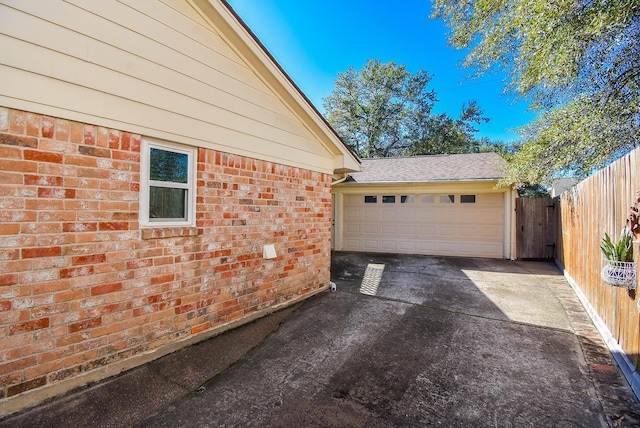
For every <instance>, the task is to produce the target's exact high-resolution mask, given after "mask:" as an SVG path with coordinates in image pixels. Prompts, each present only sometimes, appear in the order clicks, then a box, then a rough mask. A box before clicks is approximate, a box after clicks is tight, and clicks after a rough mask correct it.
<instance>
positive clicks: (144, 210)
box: [140, 138, 197, 227]
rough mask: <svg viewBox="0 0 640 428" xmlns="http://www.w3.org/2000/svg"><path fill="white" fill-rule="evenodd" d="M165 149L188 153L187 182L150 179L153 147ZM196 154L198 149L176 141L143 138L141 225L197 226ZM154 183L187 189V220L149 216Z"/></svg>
mask: <svg viewBox="0 0 640 428" xmlns="http://www.w3.org/2000/svg"><path fill="white" fill-rule="evenodd" d="M152 148H153V149H159V150H165V151H169V152H175V153H181V154H185V155H187V165H188V175H187V177H188V178H187V183H167V182H157V181H154V180H150V179H149V171H150V169H149V168H150V163H149V161H150V157H151V149H152ZM196 156H197V149H196V148H195V147H188V146H183V145H179V144H174V143H166V142H160V141H156V140H150V139H147V138H143V139H142V142H141V146H140V226H141V227H173V226H187V227H191V226H195V219H196V216H195V207H196ZM153 185H156V186H157V185H161V186H162V187H175V188H179V189H186V190H187V202H186V204H185V206H186V209H187V215H186V219H185V220H179V221H176V220H172V221H165V220H153V219H150V218H149V193H150V191H149V189H150V187H151V186H153Z"/></svg>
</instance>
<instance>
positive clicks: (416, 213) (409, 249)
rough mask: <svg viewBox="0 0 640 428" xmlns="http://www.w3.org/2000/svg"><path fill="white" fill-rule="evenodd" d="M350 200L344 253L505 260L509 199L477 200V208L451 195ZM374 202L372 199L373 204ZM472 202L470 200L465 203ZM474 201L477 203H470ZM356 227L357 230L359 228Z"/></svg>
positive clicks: (357, 197) (484, 197)
mask: <svg viewBox="0 0 640 428" xmlns="http://www.w3.org/2000/svg"><path fill="white" fill-rule="evenodd" d="M364 196H365V195H349V197H345V199H344V201H345V211H344V212H345V216H344V217H345V219H344V221H345V225H344V228H343V230H344V234H345V235H344V241H343V242H344V249H345V250H356V251H358V250H359V251H385V252H404V253H418V254H433V255H452V256H477V257H503V255H504V198H503V195H502V194H477V195H475V203H473V202H470V203H461V198H460V195H459V194H457V195H454V198H453V199H454V202H453V203H450V202H449V201H450V200H451V198H450V197H449V195H448V194H442V195H441V194H433V195H413V196H410V197H408V198H405V200H406V201H407V203H401V200H402V198H400V197H399V196H397V195H396V198H395V200H396V203H385V204H383V203H382V200H383V198H382V196H383V195H378V196H377V203H368V204H365V203H364V199H365V198H364ZM370 199H371V198H370ZM466 200H469V198H466ZM471 201H473V199H472V200H471ZM356 224H357V226H356Z"/></svg>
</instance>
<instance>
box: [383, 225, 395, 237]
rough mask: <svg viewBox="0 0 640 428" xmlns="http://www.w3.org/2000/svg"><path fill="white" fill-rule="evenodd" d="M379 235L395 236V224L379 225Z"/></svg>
mask: <svg viewBox="0 0 640 428" xmlns="http://www.w3.org/2000/svg"><path fill="white" fill-rule="evenodd" d="M380 233H381V234H383V235H395V234H396V225H395V224H383V225H380Z"/></svg>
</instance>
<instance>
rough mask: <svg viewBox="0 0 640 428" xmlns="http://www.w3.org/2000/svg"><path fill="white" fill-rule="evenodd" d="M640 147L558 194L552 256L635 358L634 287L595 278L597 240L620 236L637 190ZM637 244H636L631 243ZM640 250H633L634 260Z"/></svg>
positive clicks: (638, 335)
mask: <svg viewBox="0 0 640 428" xmlns="http://www.w3.org/2000/svg"><path fill="white" fill-rule="evenodd" d="M639 167H640V149H636V150H635V151H633V152H631V153H630V154H628V155H627V156H625V157H624V158H622V159H620V160H618V161H616V162H614V163H613V164H611V165H610V166H608V167H607V168H605V169H603V170H601V171H598V172H597V173H595V174H594V175H592V176H591V177H589V178H588V179H586V180H584V181H582V182H581V183H579V184H578V185H577V186H575V187H574V188H573V189H570V190H569V191H567V192H565V193H563V194H562V195H560V198H559V209H558V222H559V223H558V224H559V227H558V235H557V258H558V260H559V261H560V263H562V265H563V266H564V268H565V270H566V271H567V273H568V274H569V275H571V277H572V278H573V279H574V280H575V281H576V283H577V284H578V285H579V287H580V288H581V290H582V292H583V293H584V294H585V296H586V297H587V299H588V300H589V302H590V303H591V305H592V306H593V307H594V308H595V310H596V311H597V313H598V315H599V316H600V318H601V319H602V320H603V322H604V323H605V325H606V326H607V328H608V329H609V331H610V332H611V334H612V335H613V337H614V338H615V339H616V341H617V342H618V344H619V345H620V347H621V348H622V349H623V350H624V352H625V353H626V354H627V356H628V357H629V359H630V360H631V361H632V362H633V363H634V364H635V367H636V369H637V368H638V367H639V364H640V361H639V360H640V329H639V319H640V318H639V315H638V309H637V305H636V303H637V301H636V299H637V297H636V292H633V291H632V292H628V291H627V290H626V289H625V288H620V287H613V286H610V285H608V284H606V283H605V282H604V281H602V279H601V278H600V270H601V268H602V267H603V266H604V263H605V262H604V260H603V256H602V254H601V252H600V247H599V245H600V240H601V239H602V237H603V236H604V234H605V232H607V233H609V235H611V236H612V238H613V237H615V238H616V239H617V238H618V237H619V235H620V232H621V230H622V228H623V227H624V226H625V224H626V219H627V216H628V214H629V207H631V206H632V205H633V202H634V199H635V193H636V191H638V190H640V174H639V172H638V171H639V169H640V168H639ZM636 247H637V246H636ZM638 256H640V255H639V254H635V257H636V260H637V259H638Z"/></svg>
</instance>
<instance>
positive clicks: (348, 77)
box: [323, 59, 491, 158]
mask: <svg viewBox="0 0 640 428" xmlns="http://www.w3.org/2000/svg"><path fill="white" fill-rule="evenodd" d="M430 80H431V75H430V74H429V73H427V72H426V71H422V70H421V71H419V72H417V73H415V74H412V73H410V72H409V71H407V70H406V68H405V66H404V65H396V64H395V63H393V62H389V63H382V62H380V60H376V59H370V60H369V61H368V62H367V64H366V65H365V66H364V67H363V68H362V70H359V71H358V70H355V69H354V68H352V67H349V69H347V71H345V72H344V73H339V74H338V79H337V80H336V82H335V89H334V90H333V92H332V93H331V95H330V96H328V97H327V98H325V99H324V100H323V101H324V103H323V106H324V109H325V111H326V113H327V116H328V117H327V119H328V121H329V123H331V125H332V126H333V127H334V129H335V130H336V131H337V132H338V134H339V135H340V136H341V137H342V139H343V140H344V141H345V142H346V143H347V144H348V145H349V146H350V147H351V148H352V149H353V150H354V151H355V152H356V153H357V154H358V155H359V156H360V157H364V158H367V157H389V156H404V155H428V154H441V153H470V152H478V151H482V150H486V149H487V148H488V147H490V146H491V144H489V143H488V142H487V141H485V140H476V139H475V137H474V135H475V133H476V132H477V131H478V130H477V128H476V125H478V124H480V123H483V122H487V121H488V120H489V119H487V118H486V117H484V114H483V112H482V109H481V108H480V107H479V105H478V103H477V102H476V101H470V102H469V103H467V104H465V105H463V107H462V111H461V113H460V117H459V118H458V119H454V118H452V117H450V116H449V115H448V114H446V113H442V114H437V115H436V114H432V108H433V106H434V103H435V102H436V101H437V99H436V94H435V92H434V91H433V90H429V89H428V84H429V82H430Z"/></svg>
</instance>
